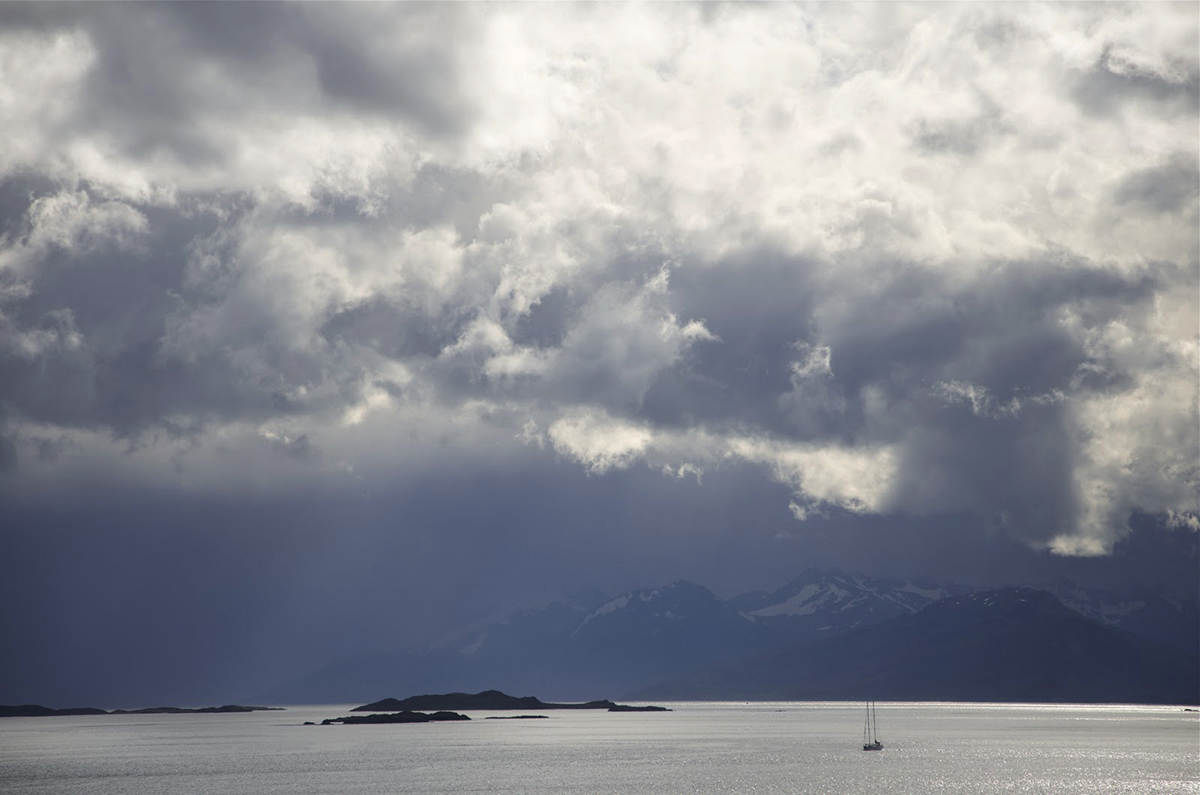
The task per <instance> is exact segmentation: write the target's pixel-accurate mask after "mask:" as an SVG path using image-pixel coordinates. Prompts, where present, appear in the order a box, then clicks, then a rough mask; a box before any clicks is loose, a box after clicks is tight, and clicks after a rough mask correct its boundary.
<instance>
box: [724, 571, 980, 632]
mask: <svg viewBox="0 0 1200 795" xmlns="http://www.w3.org/2000/svg"><path fill="white" fill-rule="evenodd" d="M972 590H973V589H971V588H968V587H966V586H961V585H956V584H952V583H936V582H933V581H932V580H923V579H922V580H914V581H900V580H889V579H881V578H873V577H867V576H865V575H862V574H849V573H846V572H842V571H838V570H837V569H808V570H806V571H804V572H802V573H801V574H800V575H799V576H797V577H796V578H795V579H793V580H792V581H791V582H789V583H787V584H786V585H784V586H783V587H782V588H779V589H778V590H776V591H774V592H772V593H751V594H745V595H743V596H739V597H736V598H735V599H733V600H731V604H733V605H735V606H736V607H737V608H738V609H739V610H741V611H742V612H744V613H746V614H747V615H749V616H751V617H752V618H755V619H757V620H759V621H760V622H763V623H765V624H767V625H768V626H769V627H771V629H772V630H773V632H775V633H776V634H778V635H780V636H781V640H783V639H788V640H794V639H797V638H801V637H805V636H809V635H813V636H816V635H837V634H841V633H843V632H848V631H850V630H852V629H856V628H858V627H860V626H864V625H867V624H873V623H878V622H880V621H885V620H887V619H889V618H894V617H896V616H899V615H905V614H908V613H916V612H917V611H919V610H921V609H923V608H924V607H926V606H927V605H929V604H931V603H933V602H936V601H938V600H939V599H945V598H947V597H949V596H958V595H960V594H965V593H970V592H971V591H972Z"/></svg>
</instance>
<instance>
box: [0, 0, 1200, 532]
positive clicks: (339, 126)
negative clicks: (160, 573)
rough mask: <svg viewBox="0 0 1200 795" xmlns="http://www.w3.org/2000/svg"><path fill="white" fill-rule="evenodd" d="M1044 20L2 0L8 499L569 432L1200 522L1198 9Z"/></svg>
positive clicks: (561, 439) (1062, 509) (332, 466)
mask: <svg viewBox="0 0 1200 795" xmlns="http://www.w3.org/2000/svg"><path fill="white" fill-rule="evenodd" d="M1027 10H1028V12H1029V13H1022V14H1016V13H1014V11H1013V10H1012V9H1010V8H1008V7H1007V6H1002V5H964V6H949V7H941V6H938V7H933V6H921V5H893V4H888V5H884V6H871V7H859V6H845V7H843V6H837V7H813V8H805V7H798V6H762V7H745V8H742V7H732V6H730V7H726V6H720V7H710V6H704V5H689V4H681V5H667V6H657V5H631V6H620V7H604V6H601V7H594V8H593V7H577V6H564V7H555V8H540V9H538V10H537V12H536V13H535V12H534V11H533V10H532V9H530V8H525V7H520V6H513V7H498V6H497V7H492V6H414V5H403V4H402V5H380V6H369V7H346V6H336V5H324V4H311V5H303V6H287V5H279V6H274V5H248V6H241V5H216V6H206V5H192V4H182V5H177V4H161V5H160V4H151V5H147V6H139V8H138V11H137V13H131V11H130V10H129V9H126V8H125V7H122V6H119V5H83V6H57V5H51V6H45V7H42V6H39V7H21V6H18V7H13V6H10V7H7V8H5V9H4V10H3V14H4V15H5V20H6V23H5V24H4V25H3V26H2V27H3V31H2V32H0V85H3V86H7V87H9V88H8V93H6V94H3V95H2V97H3V101H0V121H3V122H4V126H5V129H7V130H11V131H13V132H12V136H11V145H10V146H7V147H6V149H5V152H4V153H2V154H0V209H2V211H3V213H4V215H3V218H0V234H2V237H0V408H2V410H3V413H2V414H0V417H3V419H2V421H0V425H2V430H3V432H2V435H3V438H5V439H6V440H8V441H6V443H5V444H6V447H5V448H4V450H5V451H6V452H4V454H3V456H2V457H3V460H4V461H5V462H7V470H6V471H7V474H6V475H5V476H4V482H3V483H0V489H6V490H8V492H9V493H16V490H17V489H28V488H32V487H34V486H36V487H38V488H40V489H48V488H51V487H53V486H56V485H57V486H65V485H67V484H69V483H71V482H73V480H72V479H74V478H79V477H83V475H82V474H81V473H82V472H83V471H85V470H86V471H96V470H104V469H106V468H107V469H108V470H109V476H111V477H114V478H117V479H118V480H120V481H121V482H123V483H125V484H126V485H127V487H129V488H136V487H137V484H139V483H142V482H143V480H145V479H149V480H150V481H152V482H154V483H157V484H161V485H163V487H164V488H167V487H175V488H196V489H201V490H213V491H216V492H220V491H222V490H223V489H236V488H238V487H239V486H238V485H237V481H238V479H239V478H240V477H245V478H246V479H247V482H253V483H254V484H255V486H254V487H255V488H262V489H263V490H265V491H271V490H272V489H277V490H279V491H280V492H287V491H290V490H291V489H294V488H297V487H298V486H297V484H312V483H314V482H322V481H323V480H324V481H325V482H327V484H328V487H329V488H331V489H334V490H340V489H346V490H353V489H358V488H363V487H364V486H363V482H364V481H363V480H362V478H363V477H364V475H363V473H370V474H369V476H368V478H367V479H370V477H376V476H378V477H383V478H384V479H386V475H385V474H383V473H392V474H394V476H395V477H396V478H400V479H404V478H408V477H411V476H412V473H413V472H414V471H418V470H419V469H420V468H421V464H418V463H415V462H416V461H420V462H422V463H423V464H428V465H429V466H430V467H432V468H433V469H437V468H438V466H439V464H438V462H443V461H450V460H453V461H457V462H460V464H461V463H462V462H477V461H498V460H499V461H503V460H505V459H506V458H507V457H512V458H513V460H521V461H528V460H529V459H528V456H541V457H543V458H544V459H545V460H552V461H556V462H558V465H559V466H565V467H579V468H581V469H582V470H583V471H585V472H588V473H590V474H592V475H596V476H600V475H603V476H604V477H606V478H619V477H620V478H623V477H629V478H634V479H638V478H654V479H655V480H654V481H653V482H655V483H661V482H668V481H674V480H676V479H679V480H682V479H683V476H684V475H685V474H688V475H691V474H694V475H696V478H695V480H697V481H700V480H703V482H701V483H699V484H698V485H699V487H700V488H707V487H708V486H709V484H710V482H711V480H712V478H711V477H710V476H709V475H710V473H715V472H720V471H721V470H722V469H723V468H725V469H731V468H732V469H739V468H742V467H747V466H748V467H750V468H754V469H756V470H757V471H759V472H761V473H762V474H763V476H765V477H766V478H768V479H770V480H771V481H773V482H775V483H777V484H779V485H780V486H782V487H783V488H784V489H785V490H787V491H789V492H790V493H791V497H790V498H789V499H787V500H784V501H783V502H782V504H781V505H780V510H781V511H783V512H786V511H787V509H788V505H789V503H790V505H791V512H792V514H793V515H794V516H795V517H796V518H797V519H800V520H802V521H806V522H813V521H816V520H817V519H818V518H819V517H821V516H822V515H824V516H829V515H832V513H835V512H837V511H846V512H850V513H852V514H854V515H861V516H867V515H870V516H881V517H912V516H925V517H932V516H944V515H951V514H952V515H965V516H969V517H971V519H970V522H972V523H974V524H975V525H977V526H980V527H991V528H1003V529H1004V531H1005V532H1007V533H1009V534H1011V535H1012V536H1013V537H1016V538H1019V539H1021V540H1023V541H1024V542H1026V543H1028V544H1030V545H1032V546H1037V547H1050V548H1051V549H1054V550H1056V551H1059V552H1064V553H1095V552H1100V551H1104V550H1108V549H1110V548H1111V547H1112V545H1113V544H1114V543H1115V542H1116V541H1117V540H1119V539H1120V538H1121V537H1123V536H1124V535H1125V534H1126V533H1127V532H1128V528H1127V522H1128V518H1129V516H1130V514H1131V513H1132V512H1134V511H1143V512H1149V513H1155V514H1159V515H1160V516H1162V517H1167V518H1170V517H1175V518H1170V521H1172V522H1175V523H1176V524H1182V525H1188V524H1189V522H1191V521H1192V518H1194V517H1195V516H1196V515H1197V512H1198V510H1200V508H1198V506H1197V504H1196V499H1195V495H1196V487H1197V482H1198V475H1197V471H1196V467H1195V461H1194V453H1195V449H1196V447H1197V445H1198V444H1200V429H1198V428H1197V423H1196V416H1197V382H1198V377H1197V343H1196V334H1195V329H1196V327H1197V323H1198V320H1197V310H1196V307H1195V301H1194V298H1195V294H1196V289H1197V276H1196V273H1197V269H1198V267H1200V265H1198V263H1200V250H1198V245H1197V242H1196V239H1195V225H1196V218H1197V212H1198V210H1197V190H1198V189H1197V184H1198V180H1197V176H1196V175H1197V173H1198V172H1197V169H1196V161H1197V157H1198V156H1200V151H1198V150H1200V145H1198V142H1197V135H1196V131H1195V120H1196V119H1195V114H1196V102H1195V96H1196V91H1195V87H1196V80H1197V78H1196V75H1197V74H1198V73H1200V67H1198V66H1197V64H1198V61H1200V58H1198V55H1197V51H1196V47H1195V42H1194V36H1190V35H1186V34H1189V32H1194V30H1195V25H1196V21H1197V18H1196V11H1195V9H1194V8H1190V7H1186V6H1174V5H1172V6H1167V5H1158V6H1146V7H1139V8H1138V9H1137V10H1136V11H1134V12H1129V11H1128V10H1126V9H1122V8H1118V7H1115V6H1108V5H1096V6H1059V5H1040V6H1034V7H1030V8H1029V9H1027ZM612 41H621V42H622V47H621V48H617V49H614V48H613V47H612V46H611V42H612ZM4 90H5V89H0V91H4ZM50 439H53V440H57V441H55V442H54V443H53V444H52V445H51V446H46V440H50ZM43 451H44V452H43ZM318 451H319V454H318ZM539 460H541V459H539ZM164 462H166V465H165V466H164ZM351 473H352V474H353V477H351V476H350V475H351ZM664 473H665V474H664ZM701 473H704V478H703V479H701V478H700V474H701ZM600 479H601V478H599V477H596V478H592V480H593V481H596V480H600ZM688 480H689V482H690V479H688ZM621 482H622V483H625V482H627V481H625V480H622V481H621ZM639 482H640V481H639ZM172 483H173V484H174V485H173V486H172V485H171V484H172ZM35 490H36V489H35ZM1180 517H1182V518H1180Z"/></svg>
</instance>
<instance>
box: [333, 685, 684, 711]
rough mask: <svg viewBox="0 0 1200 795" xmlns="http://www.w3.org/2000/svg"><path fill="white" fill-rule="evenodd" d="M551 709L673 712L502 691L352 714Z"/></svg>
mask: <svg viewBox="0 0 1200 795" xmlns="http://www.w3.org/2000/svg"><path fill="white" fill-rule="evenodd" d="M455 709H473V710H549V709H603V710H608V711H609V712H670V710H669V709H667V708H666V707H654V706H631V705H629V704H617V703H614V702H612V701H609V700H608V699H602V700H600V701H585V702H582V703H570V704H556V703H553V702H546V701H542V700H541V699H540V698H536V697H534V696H521V697H518V696H510V695H508V694H507V693H501V692H500V691H499V690H484V691H483V692H482V693H441V694H434V695H424V696H411V697H409V698H406V699H403V700H398V699H394V698H385V699H383V700H382V701H376V702H373V703H371V704H364V705H363V706H361V707H355V708H354V709H352V710H351V712H400V711H402V710H455Z"/></svg>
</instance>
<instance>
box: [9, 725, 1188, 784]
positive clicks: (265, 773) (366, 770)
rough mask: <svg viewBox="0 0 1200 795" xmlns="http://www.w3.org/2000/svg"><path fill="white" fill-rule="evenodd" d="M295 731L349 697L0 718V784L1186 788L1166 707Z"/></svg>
mask: <svg viewBox="0 0 1200 795" xmlns="http://www.w3.org/2000/svg"><path fill="white" fill-rule="evenodd" d="M670 706H672V707H673V708H674V711H673V712H669V713H607V712H591V711H587V712H548V713H545V714H547V715H549V718H548V719H546V720H484V719H483V718H485V717H486V716H487V715H502V714H512V713H492V712H470V713H468V714H470V715H471V716H472V718H474V719H473V720H472V721H470V722H469V723H468V722H460V723H448V724H445V723H443V724H438V723H434V724H415V725H392V726H302V725H301V724H302V723H303V722H304V721H306V720H314V721H320V720H321V719H323V718H329V717H336V716H339V715H346V714H349V713H348V711H347V710H348V709H349V706H348V705H342V706H324V707H298V708H292V709H289V710H287V711H286V712H261V713H252V714H243V715H120V716H118V715H111V716H88V717H77V718H71V717H57V718H4V719H0V793H56V795H57V794H58V793H87V795H105V794H106V793H122V795H126V794H140V793H154V794H155V795H158V794H159V793H187V794H188V795H192V794H198V793H289V794H291V793H341V794H344V795H362V794H363V793H422V795H425V794H427V793H451V792H453V793H460V792H465V793H472V792H476V793H531V794H536V793H587V794H588V795H592V794H596V795H599V794H600V793H621V794H622V795H649V794H650V793H655V794H658V793H830V794H831V795H850V794H852V793H872V794H873V795H888V794H891V793H904V795H911V794H912V793H1050V794H1052V795H1058V794H1059V793H1089V794H1090V793H1200V720H1198V717H1197V713H1195V712H1184V711H1183V710H1182V708H1180V707H1135V706H1115V707H1114V706H1099V707H1097V706H1032V705H1031V706H1020V705H1016V706H1014V705H1007V704H1005V705H1000V704H909V703H904V704H888V703H881V704H880V705H879V708H878V709H879V729H880V739H882V740H883V742H884V746H885V748H884V750H883V751H882V752H878V753H864V752H863V751H862V750H861V745H862V708H861V706H859V705H852V704H845V703H794V702H788V703H769V704H732V703H684V704H672V705H670Z"/></svg>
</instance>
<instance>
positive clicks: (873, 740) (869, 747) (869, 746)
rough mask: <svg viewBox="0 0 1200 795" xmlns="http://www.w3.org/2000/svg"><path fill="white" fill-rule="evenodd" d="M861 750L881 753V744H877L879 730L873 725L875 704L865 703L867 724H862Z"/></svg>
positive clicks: (872, 702) (871, 702)
mask: <svg viewBox="0 0 1200 795" xmlns="http://www.w3.org/2000/svg"><path fill="white" fill-rule="evenodd" d="M863 750H864V751H882V750H883V743H881V742H879V729H878V727H877V726H876V724H875V702H874V701H868V702H867V722H866V723H865V724H863Z"/></svg>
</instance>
